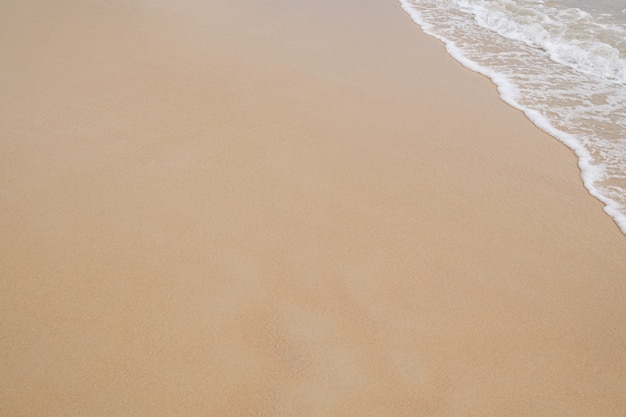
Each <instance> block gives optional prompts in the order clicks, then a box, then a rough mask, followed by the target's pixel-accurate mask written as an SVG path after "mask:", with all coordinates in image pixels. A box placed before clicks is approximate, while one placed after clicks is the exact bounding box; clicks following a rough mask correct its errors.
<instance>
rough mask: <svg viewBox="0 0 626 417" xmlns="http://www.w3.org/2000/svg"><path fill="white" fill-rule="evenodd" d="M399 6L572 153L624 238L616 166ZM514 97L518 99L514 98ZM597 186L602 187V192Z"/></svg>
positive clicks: (515, 85) (502, 76)
mask: <svg viewBox="0 0 626 417" xmlns="http://www.w3.org/2000/svg"><path fill="white" fill-rule="evenodd" d="M400 4H401V7H402V9H403V10H404V11H405V12H406V13H407V14H408V15H409V16H410V17H411V19H412V20H413V21H414V22H415V24H417V25H418V26H419V27H420V28H421V30H422V31H423V32H424V33H425V34H427V35H429V36H432V37H433V38H435V39H438V40H439V41H441V42H442V43H443V44H444V45H445V47H446V51H447V52H448V54H449V55H450V56H451V57H452V58H454V59H455V60H456V61H458V62H459V63H461V65H463V66H464V67H466V68H467V69H469V70H471V71H474V72H476V73H479V74H481V75H483V76H485V77H487V78H488V79H489V80H490V81H491V82H492V83H493V84H494V85H495V86H496V87H497V90H498V94H499V95H500V98H501V99H502V101H503V102H505V103H506V104H508V105H509V106H511V107H513V108H515V109H517V110H519V111H521V112H523V113H524V115H525V116H526V118H527V119H528V120H529V121H530V122H531V123H533V124H534V125H535V126H537V128H539V129H540V130H541V131H543V132H545V133H547V134H548V135H550V136H552V137H553V138H554V139H556V140H557V141H559V142H561V143H563V144H564V145H565V146H567V147H568V148H569V149H570V150H571V151H572V152H574V154H575V155H576V156H577V158H578V168H579V170H580V177H581V181H582V182H583V184H584V186H585V188H586V189H587V191H588V193H589V195H591V196H592V197H594V198H595V199H597V200H598V201H600V202H601V203H602V204H603V206H604V207H603V210H604V212H605V213H606V214H607V215H608V216H610V217H611V218H612V219H613V221H614V222H615V224H616V226H617V227H618V228H619V229H620V230H621V231H622V233H623V234H624V235H626V213H625V212H624V211H623V209H624V207H623V204H622V203H621V202H620V200H619V198H616V197H615V196H616V194H615V192H609V191H610V190H609V189H608V188H611V187H610V186H609V184H610V185H611V186H613V187H616V188H617V189H621V188H620V186H619V181H617V178H613V181H611V178H612V176H611V175H610V174H609V171H617V172H619V169H618V168H617V167H612V166H610V165H609V166H607V165H604V164H602V163H601V162H597V161H594V158H593V157H592V154H593V153H594V151H595V152H596V153H602V152H603V150H602V149H595V148H594V147H592V148H591V150H590V149H589V148H588V146H589V145H587V146H585V145H584V144H583V141H582V139H581V138H580V137H579V135H577V134H574V133H572V132H571V131H567V130H563V127H565V125H561V126H560V127H559V125H558V124H557V125H555V124H554V122H555V117H552V119H550V118H549V117H547V116H546V115H545V111H546V110H548V109H545V108H544V109H541V107H539V108H535V107H533V105H534V104H522V101H521V100H520V98H522V99H523V96H524V95H525V94H523V93H521V94H520V92H519V91H517V90H519V87H520V80H517V82H516V81H514V80H512V79H511V74H507V73H506V71H505V72H504V73H500V72H498V71H497V70H494V69H493V67H492V66H490V65H485V64H483V63H480V62H477V61H476V60H474V59H472V58H470V57H468V56H467V55H466V54H467V52H466V51H464V50H463V47H460V46H459V45H458V44H457V42H455V41H454V40H453V39H449V38H448V37H446V34H445V32H444V33H440V32H438V31H437V29H435V27H434V26H433V25H432V24H430V23H426V20H424V18H423V16H422V15H421V12H420V11H419V10H416V9H414V8H413V7H411V5H410V3H409V2H407V1H406V0H400ZM457 41H458V39H457ZM513 79H514V78H513ZM526 81H528V80H526ZM526 93H528V91H526ZM572 93H573V92H572ZM516 95H518V96H522V97H520V98H516V97H515V96H516ZM605 99H607V100H609V99H610V97H605ZM526 101H527V102H528V97H526ZM531 101H532V100H531ZM570 107H571V106H570ZM542 110H543V111H542ZM578 118H585V117H584V115H578ZM594 162H595V163H594ZM601 184H604V190H603V186H602V185H601ZM607 187H608V188H607ZM611 195H612V196H611Z"/></svg>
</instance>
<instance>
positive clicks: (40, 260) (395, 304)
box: [0, 0, 626, 417]
mask: <svg viewBox="0 0 626 417" xmlns="http://www.w3.org/2000/svg"><path fill="white" fill-rule="evenodd" d="M0 35H1V36H0V56H2V58H1V59H0V62H1V63H0V89H1V91H2V94H0V236H1V238H0V311H1V314H0V353H1V354H0V376H1V378H0V415H3V416H63V417H68V416H81V417H83V416H98V417H100V416H116V417H117V416H150V417H154V416H481V417H486V416H494V417H495V416H498V417H502V416H516V417H517V416H528V417H530V416H533V417H536V416H550V417H556V416H568V417H573V416H581V417H583V416H584V417H588V416H594V417H601V416H602V417H604V416H615V417H622V416H623V412H624V410H626V390H625V386H626V256H625V254H626V238H625V236H624V235H622V234H621V233H620V231H619V229H618V228H617V226H616V225H615V224H614V223H613V221H612V220H611V219H610V218H609V217H608V216H607V215H605V214H604V212H603V211H602V205H601V204H600V203H599V202H598V201H597V200H595V199H594V198H592V197H591V196H589V195H588V193H587V191H586V190H585V189H584V188H583V185H582V183H581V181H580V175H579V172H578V168H577V165H576V164H577V161H576V158H575V156H574V155H573V154H572V152H570V151H569V150H568V149H567V148H565V147H564V146H563V145H561V144H560V143H558V142H557V141H556V140H555V139H553V138H551V137H549V136H547V135H545V134H544V133H542V132H541V131H539V130H538V129H537V128H535V127H534V126H533V125H532V124H531V123H530V122H529V121H528V120H526V119H525V118H524V116H523V115H522V114H521V113H520V112H518V111H516V110H514V109H512V108H510V107H508V106H507V105H505V104H504V103H502V102H501V101H500V100H499V98H498V95H497V91H496V90H495V87H494V86H493V85H492V84H491V83H490V82H489V81H488V80H487V79H485V78H483V77H481V76H479V75H477V74H474V73H472V72H470V71H468V70H466V69H464V68H463V67H461V66H460V65H459V64H458V63H456V62H455V61H454V60H452V59H451V58H450V57H449V56H448V55H447V54H446V53H445V50H444V47H443V46H442V44H441V43H439V42H438V41H436V40H434V39H432V38H429V37H427V36H425V35H423V34H422V33H421V32H420V30H419V28H418V27H417V26H416V25H415V24H414V23H413V22H412V21H411V20H410V18H409V17H408V16H406V15H405V13H404V12H403V11H402V9H401V8H400V5H399V4H398V3H397V2H396V1H394V0H386V1H382V0H359V1H356V0H345V1H331V0H320V1H317V2H304V1H299V0H295V1H294V0H290V1H286V0H273V1H254V0H251V1H244V2H227V1H220V2H218V1H199V0H196V1H193V0H180V1H177V2H169V1H164V0H144V1H139V2H114V1H96V0H90V1H85V0H59V1H56V2H49V1H43V0H20V1H17V0H15V1H4V2H2V3H1V4H0Z"/></svg>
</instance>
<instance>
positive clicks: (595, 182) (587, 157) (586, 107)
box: [400, 0, 626, 234]
mask: <svg viewBox="0 0 626 417" xmlns="http://www.w3.org/2000/svg"><path fill="white" fill-rule="evenodd" d="M417 1H419V0H413V1H410V0H400V4H401V6H402V8H403V9H404V10H405V11H406V12H407V14H408V15H409V16H410V17H411V18H412V19H413V21H414V22H415V23H417V24H418V25H419V26H420V27H421V28H422V30H423V31H424V32H425V33H427V34H428V35H430V36H433V37H435V38H437V39H439V40H441V41H442V42H444V44H445V45H446V49H447V51H448V53H449V54H450V55H451V56H452V57H453V58H455V59H456V60H457V61H459V62H460V63H461V64H462V65H464V66H465V67H467V68H468V69H470V70H472V71H475V72H478V73H480V74H483V75H484V76H486V77H488V78H490V79H491V80H492V81H493V82H494V83H495V84H496V86H497V88H498V92H499V94H500V97H501V98H502V99H503V101H505V102H506V103H507V104H509V105H510V106H512V107H514V108H517V109H519V110H521V111H522V112H524V114H525V115H526V116H527V117H528V118H529V119H530V120H531V121H532V122H533V123H534V124H535V125H536V126H537V127H539V128H540V129H542V130H543V131H545V132H546V133H548V134H549V135H551V136H553V137H555V138H557V139H559V140H560V141H561V142H562V143H564V144H565V145H567V146H568V147H569V148H571V149H572V150H573V151H574V152H575V154H576V155H577V157H578V166H579V168H580V170H581V177H582V181H583V183H584V186H585V188H587V190H588V191H589V193H590V194H591V195H592V196H594V197H595V198H597V199H598V200H600V201H601V202H602V203H604V205H605V207H604V211H605V212H606V213H607V214H608V215H609V216H611V217H612V218H613V219H614V220H615V222H616V223H617V225H618V227H619V228H620V229H621V231H622V232H623V233H624V234H626V204H624V203H625V202H626V191H625V190H621V189H618V190H617V194H618V195H617V196H616V197H617V198H611V196H610V193H609V187H602V186H601V184H603V183H604V182H605V181H607V180H610V179H611V178H610V175H609V174H608V172H609V171H610V170H612V171H615V172H620V170H621V172H626V153H620V152H619V149H618V148H619V147H620V145H623V146H625V147H626V138H623V137H618V138H617V140H624V143H617V144H615V143H614V142H611V141H610V140H609V139H607V138H603V137H601V136H598V135H596V134H595V133H590V134H589V137H588V138H586V137H584V135H583V134H581V133H580V132H584V131H585V129H587V130H589V127H588V126H586V125H584V123H583V124H580V123H579V125H580V126H577V127H576V128H575V129H573V130H574V131H575V133H572V132H568V131H566V129H563V128H559V127H557V126H555V124H558V122H561V126H560V127H564V126H565V127H567V128H569V124H570V120H573V119H576V118H581V119H584V118H590V119H591V122H590V123H591V125H594V123H595V122H594V120H597V121H602V120H604V119H606V120H604V122H606V121H607V120H608V123H609V124H611V123H612V122H614V120H611V119H616V118H617V123H620V120H621V123H624V124H625V125H626V114H624V113H621V112H620V108H621V107H623V104H622V103H623V100H620V97H623V95H622V94H623V93H624V92H626V88H622V87H623V86H620V85H618V86H614V85H611V84H612V83H614V82H615V81H616V80H614V79H605V80H604V81H605V83H604V84H603V85H604V87H603V88H604V90H602V89H598V87H597V86H598V85H599V84H598V83H597V80H587V82H588V84H585V83H584V82H582V81H584V79H581V78H580V75H578V76H577V75H576V74H569V77H571V79H568V76H563V77H562V80H561V79H560V78H559V77H560V76H559V75H557V76H555V79H556V81H554V80H550V79H549V78H548V79H547V80H546V79H544V78H546V77H544V74H539V75H536V74H532V73H531V74H530V75H526V74H523V75H522V80H523V81H520V80H515V79H514V78H515V76H518V75H519V73H518V74H516V72H519V69H518V68H506V67H504V69H503V67H502V65H503V64H502V63H501V61H503V60H502V59H499V58H500V57H498V55H502V53H500V54H498V53H495V54H493V56H494V57H497V58H498V59H499V60H494V62H496V64H497V65H493V66H492V65H484V64H481V63H479V62H477V59H472V58H470V56H471V55H472V54H471V51H469V49H468V46H467V45H463V46H460V45H459V42H458V41H457V42H455V41H453V40H451V39H450V38H449V37H447V36H445V35H444V34H443V33H444V32H445V30H447V31H449V32H451V33H453V34H454V33H457V31H459V28H458V27H456V26H455V24H454V21H455V18H459V17H458V16H457V15H455V14H454V13H456V10H452V13H450V14H448V15H445V14H442V13H441V10H439V9H438V10H437V13H435V15H436V16H437V18H438V19H440V22H438V21H437V20H434V19H433V21H434V23H431V21H429V20H427V19H425V18H424V16H423V14H422V12H421V11H420V9H418V6H419V5H417V4H415V2H417ZM508 3H512V2H508ZM509 6H514V5H509ZM433 7H439V6H438V5H437V6H433ZM444 12H445V10H444ZM569 13H572V15H575V16H578V17H584V18H589V16H588V15H587V14H586V13H585V12H582V11H580V10H578V9H576V10H574V11H571V12H569ZM528 15H529V16H531V17H532V12H529V13H528ZM537 16H539V17H541V16H540V15H536V16H535V17H537ZM459 19H460V18H459ZM438 25H439V26H438ZM457 26H463V25H461V24H459V25H457ZM480 26H482V27H483V28H485V25H480ZM442 28H445V30H442ZM463 28H464V29H466V26H464V27H463ZM490 30H491V28H490ZM514 33H515V35H514V36H513V35H510V33H509V35H510V36H505V37H506V38H508V39H511V40H514V41H522V42H524V43H525V44H526V45H527V46H529V47H531V48H533V47H534V46H535V45H532V42H528V41H525V40H521V39H516V38H517V37H519V36H518V34H519V32H514ZM473 36H480V35H476V34H475V33H473V34H470V33H468V32H464V33H463V37H462V39H465V38H469V39H472V37H473ZM533 36H536V33H535V34H534V35H533ZM545 42H548V41H545ZM475 44H480V42H475ZM505 50H506V51H507V52H509V49H505ZM503 51H504V50H503ZM468 52H470V53H468ZM501 52H502V51H501ZM527 53H533V51H529V52H527ZM485 55H487V56H488V55H489V54H486V53H484V51H478V52H476V56H480V57H481V59H483V56H485ZM511 55H512V56H514V54H511ZM521 56H523V57H525V56H524V55H523V54H522V55H521ZM550 56H551V57H552V54H551V55H550ZM538 59H541V57H539V58H538ZM485 60H489V57H487V58H485ZM553 61H556V62H558V61H557V60H553ZM498 65H499V66H500V67H498ZM536 66H541V65H536ZM568 67H570V68H572V66H570V65H568ZM496 68H497V69H496ZM624 68H626V65H624ZM573 69H574V70H576V71H579V69H578V68H573ZM531 70H532V68H531ZM581 72H583V71H581ZM625 74H626V72H625ZM596 75H599V74H596ZM533 77H534V78H533ZM542 77H544V78H542ZM576 77H579V78H578V80H575V78H576ZM611 77H612V76H611ZM611 77H609V78H611ZM528 80H531V81H532V82H536V83H537V84H538V85H540V86H541V87H540V88H534V89H533V88H532V86H531V87H529V88H526V89H525V91H520V86H525V85H526V84H528ZM516 81H517V82H516ZM569 81H571V83H568V82H569ZM551 83H552V84H551ZM555 83H556V84H555ZM618 84H619V83H618ZM550 87H552V88H561V90H562V91H558V92H556V93H554V94H555V95H556V96H557V98H558V99H562V100H565V99H566V98H567V97H568V96H571V97H576V95H582V97H593V94H594V93H597V92H598V90H600V92H599V93H598V94H599V95H600V96H601V98H602V99H604V100H605V101H606V104H604V105H599V104H596V103H594V102H593V100H591V99H583V101H584V100H586V101H584V102H583V103H582V104H581V103H575V104H572V105H571V106H570V107H563V108H559V107H556V106H554V108H551V107H550V100H553V99H554V97H550V94H545V91H550V90H549V88H550ZM542 88H548V90H543V91H544V92H542ZM615 88H617V90H615ZM529 91H530V93H529ZM533 93H534V94H535V95H534V96H533ZM559 94H560V95H561V96H562V97H559ZM529 95H530V97H527V96H529ZM542 100H543V101H542ZM571 100H575V99H571ZM599 100H600V99H596V101H599ZM537 102H539V103H540V104H539V105H536V104H537ZM546 103H547V104H546ZM572 109H575V110H574V113H575V114H573V115H572V114H566V111H567V112H570V113H571V112H572ZM559 111H560V112H561V113H562V116H560V115H559V114H558V113H559ZM553 112H556V116H554V115H553V116H552V118H550V117H548V116H547V114H552V113H553ZM582 116H584V117H582ZM559 118H563V120H558V119H559ZM568 118H569V119H568ZM594 118H595V119H594ZM620 118H623V119H620ZM555 122H556V123H555ZM620 126H621V125H620ZM576 129H578V132H576ZM570 130H571V129H570ZM589 131H591V130H589ZM617 131H618V134H619V133H624V131H621V132H620V131H619V129H618V130H617ZM612 145H616V146H612ZM613 147H615V148H617V149H618V150H617V151H616V150H615V149H612V148H613ZM592 151H594V152H595V153H599V154H605V155H606V157H605V161H601V160H599V159H598V157H597V156H595V157H594V156H593V155H592ZM616 152H617V155H615V153H616ZM611 161H612V163H613V165H615V166H610V163H611ZM613 177H616V175H614V176H613ZM619 197H622V198H623V201H622V202H620V201H618V200H619Z"/></svg>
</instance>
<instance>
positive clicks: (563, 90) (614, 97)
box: [400, 0, 626, 234]
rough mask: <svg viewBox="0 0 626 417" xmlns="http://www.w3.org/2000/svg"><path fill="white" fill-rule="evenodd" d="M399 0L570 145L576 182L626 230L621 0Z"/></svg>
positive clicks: (625, 12) (625, 60)
mask: <svg viewBox="0 0 626 417" xmlns="http://www.w3.org/2000/svg"><path fill="white" fill-rule="evenodd" d="M400 2H401V4H402V7H403V8H404V9H405V10H406V11H407V13H409V15H410V16H411V17H412V18H413V20H414V21H415V22H416V23H417V24H419V25H420V26H421V27H422V29H423V30H424V31H425V32H426V33H428V34H430V35H432V36H435V37H437V38H439V39H441V40H442V41H444V42H445V43H446V45H447V49H448V52H449V53H450V54H451V55H452V56H453V57H455V58H456V59H457V60H459V61H460V62H461V63H462V64H464V65H465V66H467V67H468V68H470V69H472V70H474V71H477V72H480V73H482V74H484V75H486V76H488V77H490V78H491V79H492V80H493V82H494V83H495V84H496V85H497V86H498V90H499V92H500V95H501V97H502V99H503V100H504V101H506V102H507V103H509V104H510V105H512V106H514V107H516V108H518V109H520V110H522V111H524V112H525V114H526V115H527V116H528V118H529V119H530V120H532V121H533V122H534V123H535V124H536V125H537V126H538V127H540V128H541V129H543V130H544V131H546V132H547V133H549V134H551V135H552V136H554V137H556V138H558V139H559V140H561V141H562V142H563V143H565V144H566V145H568V146H569V147H570V148H571V149H573V150H574V151H575V152H576V154H577V155H578V158H579V166H580V169H581V172H582V179H583V182H584V184H585V187H586V188H587V189H588V190H589V192H590V193H591V194H592V195H594V196H595V197H596V198H598V199H600V200H601V201H602V202H603V203H604V204H605V211H606V212H607V213H608V214H609V215H611V216H612V217H613V218H614V219H615V221H616V223H617V224H618V226H619V227H620V228H621V230H622V231H623V232H624V233H625V234H626V1H593V2H591V1H581V0H558V1H537V0H400Z"/></svg>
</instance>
